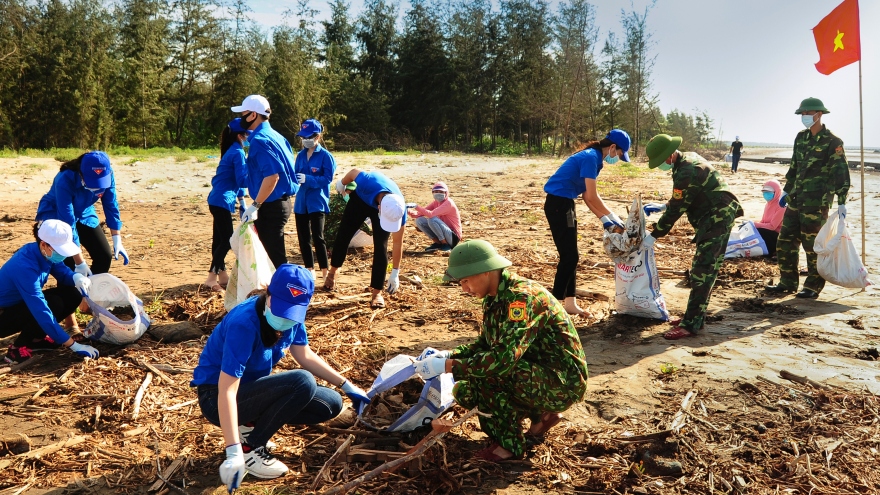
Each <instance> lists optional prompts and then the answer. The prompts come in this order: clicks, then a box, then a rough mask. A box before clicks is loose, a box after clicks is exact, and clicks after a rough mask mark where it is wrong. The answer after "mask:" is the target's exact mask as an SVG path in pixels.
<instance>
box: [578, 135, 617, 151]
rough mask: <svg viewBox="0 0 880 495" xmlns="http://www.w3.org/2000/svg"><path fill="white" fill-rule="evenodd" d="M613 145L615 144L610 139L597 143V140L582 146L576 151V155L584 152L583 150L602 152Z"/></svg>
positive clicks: (603, 139)
mask: <svg viewBox="0 0 880 495" xmlns="http://www.w3.org/2000/svg"><path fill="white" fill-rule="evenodd" d="M612 144H614V142H612V141H611V140H610V139H608V138H602V140H601V141H595V140H594V141H587V142H586V144H582V145H581V146H579V147H578V149H576V150H575V153H577V152H578V151H583V150H588V149H593V150H599V151H602V148H607V147H608V146H611V145H612Z"/></svg>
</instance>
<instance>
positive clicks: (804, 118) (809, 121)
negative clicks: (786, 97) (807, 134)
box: [801, 114, 815, 129]
mask: <svg viewBox="0 0 880 495" xmlns="http://www.w3.org/2000/svg"><path fill="white" fill-rule="evenodd" d="M814 117H815V115H806V114H804V115H801V122H803V124H804V127H806V128H807V129H809V128H810V127H813V120H814Z"/></svg>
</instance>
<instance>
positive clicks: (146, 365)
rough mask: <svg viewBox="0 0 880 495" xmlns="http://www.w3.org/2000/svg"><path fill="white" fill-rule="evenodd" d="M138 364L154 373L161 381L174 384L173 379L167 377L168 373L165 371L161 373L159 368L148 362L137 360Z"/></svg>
mask: <svg viewBox="0 0 880 495" xmlns="http://www.w3.org/2000/svg"><path fill="white" fill-rule="evenodd" d="M138 365H139V366H140V367H141V368H146V369H147V371H152V372H153V374H154V375H156V376H157V377H159V378H160V379H162V381H164V382H165V383H167V384H168V385H174V380H172V379H171V378H169V377H168V375H166V374H165V373H162V370H160V369H159V368H157V367H155V366H153V365H152V364H150V363H148V362H146V361H139V362H138Z"/></svg>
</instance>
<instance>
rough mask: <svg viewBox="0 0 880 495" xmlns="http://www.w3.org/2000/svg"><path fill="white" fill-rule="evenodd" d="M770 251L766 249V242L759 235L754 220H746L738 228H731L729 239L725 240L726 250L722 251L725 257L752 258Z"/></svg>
mask: <svg viewBox="0 0 880 495" xmlns="http://www.w3.org/2000/svg"><path fill="white" fill-rule="evenodd" d="M769 252H770V251H769V250H768V249H767V243H766V242H764V238H763V237H761V233H760V232H758V229H757V228H756V227H755V222H753V221H751V220H746V222H745V223H743V224H742V225H740V226H739V227H738V228H735V229H733V231H732V232H731V233H730V239H729V240H728V241H727V251H725V252H724V257H725V258H754V257H757V256H765V255H766V254H767V253H769Z"/></svg>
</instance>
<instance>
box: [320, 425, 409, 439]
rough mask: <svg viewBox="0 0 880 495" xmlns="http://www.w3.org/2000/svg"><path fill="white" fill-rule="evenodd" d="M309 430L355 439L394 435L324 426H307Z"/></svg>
mask: <svg viewBox="0 0 880 495" xmlns="http://www.w3.org/2000/svg"><path fill="white" fill-rule="evenodd" d="M309 428H312V429H315V430H318V431H320V432H322V433H335V434H339V435H349V434H351V435H354V436H356V437H367V438H389V437H391V436H394V435H388V434H382V433H377V432H375V431H355V430H346V429H345V428H331V427H329V426H324V425H309Z"/></svg>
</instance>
